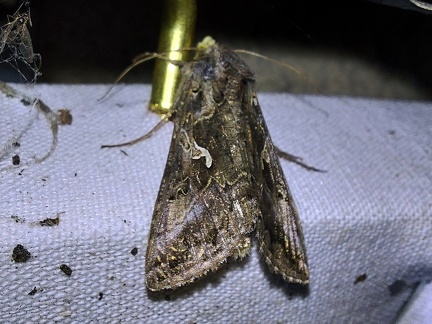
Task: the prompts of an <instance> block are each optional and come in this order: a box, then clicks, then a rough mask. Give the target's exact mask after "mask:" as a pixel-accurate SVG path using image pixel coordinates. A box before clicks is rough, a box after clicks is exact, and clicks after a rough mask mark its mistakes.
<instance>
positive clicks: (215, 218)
mask: <svg viewBox="0 0 432 324" xmlns="http://www.w3.org/2000/svg"><path fill="white" fill-rule="evenodd" d="M184 79H186V82H188V81H190V80H189V79H188V78H187V77H184ZM209 86H211V84H210V85H209ZM180 88H182V89H190V88H191V87H190V86H188V85H181V87H180ZM183 92H186V91H183ZM196 92H197V95H198V96H200V95H201V96H204V97H201V98H193V96H194V95H193V94H191V91H188V93H186V94H181V95H180V96H179V98H178V100H177V103H176V105H179V104H182V105H186V107H180V108H179V107H177V109H175V111H178V112H179V114H180V116H179V119H178V120H177V121H176V122H175V126H174V132H173V137H172V140H171V146H170V150H169V154H168V160H167V164H166V167H165V171H164V175H163V178H162V183H161V186H160V189H159V194H158V198H157V200H156V204H155V210H154V214H153V219H152V224H151V230H150V237H149V242H148V247H147V254H146V284H147V287H148V288H149V289H150V290H154V291H157V290H162V289H173V288H176V287H179V286H183V285H185V284H187V283H190V282H192V281H194V280H195V279H197V278H199V277H201V276H203V275H205V274H206V273H207V272H208V271H210V270H215V269H217V268H219V267H220V265H221V264H222V263H223V262H224V261H226V260H227V258H229V257H233V258H241V257H244V256H245V255H246V254H248V252H249V250H250V246H251V238H250V236H251V232H252V231H253V230H254V227H255V220H256V218H257V217H258V213H259V206H258V199H257V198H256V197H257V191H256V188H255V186H254V185H253V184H252V179H251V172H250V168H251V167H252V165H250V163H249V162H248V161H252V159H251V158H250V157H249V156H246V155H247V154H251V153H250V152H251V148H250V147H246V146H247V145H250V143H249V142H247V141H243V142H242V141H238V138H239V137H238V136H236V135H233V136H226V135H227V134H226V132H244V131H245V130H244V129H242V127H238V126H234V127H232V125H231V124H230V125H229V127H227V125H225V124H224V121H225V120H229V119H230V118H231V119H232V118H237V117H236V116H235V114H236V110H235V109H234V110H233V109H231V108H232V107H231V106H230V103H228V102H227V101H225V102H224V103H222V104H219V105H217V109H215V111H214V112H213V113H212V117H209V118H200V119H199V120H198V119H195V118H194V111H196V110H197V109H201V108H202V107H201V108H200V105H203V103H205V102H206V100H207V102H208V99H209V97H211V91H207V90H205V89H202V91H196ZM203 93H204V94H203ZM240 100H241V98H240V99H239V100H234V101H236V102H240ZM207 108H208V109H210V110H211V109H212V107H207ZM213 108H214V107H213ZM191 110H192V112H191ZM218 123H220V124H218ZM246 131H248V130H246ZM239 136H240V135H239ZM241 136H243V137H244V136H245V135H244V134H242V135H241ZM240 138H241V137H240ZM200 154H201V155H200ZM209 164H211V165H210V166H209Z"/></svg>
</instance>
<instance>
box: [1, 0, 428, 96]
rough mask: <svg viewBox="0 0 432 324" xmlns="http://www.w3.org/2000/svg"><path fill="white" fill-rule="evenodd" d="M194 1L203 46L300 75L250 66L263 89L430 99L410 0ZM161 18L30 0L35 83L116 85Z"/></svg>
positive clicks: (144, 75)
mask: <svg viewBox="0 0 432 324" xmlns="http://www.w3.org/2000/svg"><path fill="white" fill-rule="evenodd" d="M377 2H386V3H387V4H393V5H396V6H397V7H392V6H387V5H383V4H380V3H377ZM197 3H198V22H197V33H196V40H197V41H198V40H200V39H201V38H203V36H205V35H211V36H213V37H214V38H215V39H216V40H217V41H219V42H220V43H225V44H227V45H229V46H230V47H231V48H243V49H248V50H253V51H256V52H259V53H260V54H264V55H267V56H270V57H273V58H276V59H279V60H283V61H285V62H288V63H291V64H293V65H294V66H295V67H296V68H297V69H299V70H301V71H302V75H300V76H298V75H293V73H292V72H290V71H289V70H285V69H283V68H281V67H280V66H275V65H274V64H268V63H266V62H262V61H261V60H256V59H250V58H249V59H248V64H249V65H250V66H251V68H252V69H253V70H255V71H256V74H257V82H258V84H259V85H260V86H261V88H260V90H264V91H284V92H295V93H313V92H317V91H318V92H319V93H324V94H334V95H350V96H366V97H377V98H395V99H417V100H430V99H431V98H432V91H430V89H431V85H432V41H431V31H432V15H430V14H429V13H428V12H425V11H422V10H415V8H416V7H415V6H414V5H411V4H410V2H409V1H408V0H406V1H402V0H400V1H376V2H369V1H287V0H273V1H250V0H249V1H246V0H238V1H232V0H231V1H224V0H220V1H205V0H198V1H197ZM5 4H6V2H4V1H3V2H0V19H3V23H4V22H5V20H4V19H5V17H6V14H12V13H13V12H14V11H15V9H16V7H10V8H8V7H6V6H5ZM411 9H414V10H411ZM161 12H162V1H157V0H148V1H142V0H134V1H118V0H117V1H107V0H105V1H101V0H92V1H88V0H74V1H59V0H33V1H32V2H31V18H32V22H33V27H32V28H30V33H31V35H32V40H33V47H34V50H35V52H37V53H40V54H41V55H42V68H41V71H42V73H43V74H42V76H40V77H39V78H38V82H40V83H43V82H46V83H110V82H112V81H113V80H114V79H115V77H116V76H117V75H118V74H119V73H120V72H121V71H122V70H123V68H125V67H126V66H127V65H129V64H130V63H131V60H132V58H133V57H134V56H136V55H138V54H139V53H142V52H145V51H155V50H156V48H157V39H158V34H159V29H160V24H161V21H160V17H161ZM151 69H152V64H151V63H149V64H144V65H143V66H141V67H139V68H137V69H136V70H135V71H134V72H133V73H132V74H131V75H129V76H127V77H126V78H125V79H124V82H146V83H150V82H151ZM7 70H9V71H7ZM22 79H23V78H22V77H20V75H19V73H17V72H16V71H15V70H14V69H13V68H11V67H10V66H9V64H7V63H3V64H0V80H3V81H20V80H22Z"/></svg>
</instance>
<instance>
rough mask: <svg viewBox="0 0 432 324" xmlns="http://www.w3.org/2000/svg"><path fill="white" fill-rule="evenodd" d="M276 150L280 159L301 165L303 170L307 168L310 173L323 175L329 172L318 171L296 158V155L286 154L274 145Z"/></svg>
mask: <svg viewBox="0 0 432 324" xmlns="http://www.w3.org/2000/svg"><path fill="white" fill-rule="evenodd" d="M274 148H275V150H276V153H277V155H278V156H279V157H281V158H283V159H285V160H287V161H290V162H293V163H295V164H297V165H300V166H301V167H302V168H305V169H306V170H308V171H314V172H322V173H326V172H327V171H326V170H321V169H318V168H315V167H313V166H310V165H308V164H306V163H305V162H303V158H301V157H299V156H296V155H293V154H290V153H287V152H284V151H282V150H281V149H279V148H278V147H277V146H276V145H274Z"/></svg>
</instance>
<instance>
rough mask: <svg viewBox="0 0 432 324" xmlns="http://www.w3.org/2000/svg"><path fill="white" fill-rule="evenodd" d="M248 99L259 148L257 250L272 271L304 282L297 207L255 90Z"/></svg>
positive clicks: (304, 260)
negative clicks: (259, 201) (259, 186)
mask: <svg viewBox="0 0 432 324" xmlns="http://www.w3.org/2000/svg"><path fill="white" fill-rule="evenodd" d="M249 100H250V102H251V104H250V105H249V107H250V109H251V111H250V114H249V115H250V118H252V120H251V123H256V124H257V127H256V130H257V131H256V132H255V133H254V134H255V136H254V142H255V144H256V145H257V152H259V156H258V157H257V158H258V159H259V161H257V164H258V167H259V168H261V171H262V172H261V176H262V178H261V179H260V181H261V183H262V196H261V213H262V215H261V217H260V218H259V219H258V222H257V236H258V244H259V250H260V253H261V255H262V256H263V257H264V259H265V261H266V263H267V264H268V266H269V268H270V270H271V271H272V272H275V273H277V274H279V275H281V276H282V277H283V278H284V279H285V280H286V281H289V282H294V283H301V284H307V283H308V282H309V269H308V264H307V257H306V249H305V244H304V238H303V231H302V227H301V224H300V219H299V216H298V212H297V208H296V206H295V203H294V200H293V198H292V196H291V192H290V190H289V187H288V184H287V182H286V180H285V176H284V173H283V170H282V167H281V165H280V162H279V158H278V155H277V152H276V150H275V147H274V145H273V142H272V140H271V138H270V135H269V132H268V130H267V126H266V124H265V121H264V118H263V115H262V113H261V109H260V107H259V104H258V100H257V98H256V94H255V93H251V97H250V99H249Z"/></svg>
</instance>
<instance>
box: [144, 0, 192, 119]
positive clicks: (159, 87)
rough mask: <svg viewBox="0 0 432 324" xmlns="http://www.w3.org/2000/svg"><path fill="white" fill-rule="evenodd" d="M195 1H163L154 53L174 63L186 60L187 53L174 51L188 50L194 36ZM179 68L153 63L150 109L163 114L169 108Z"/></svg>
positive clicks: (177, 81)
mask: <svg viewBox="0 0 432 324" xmlns="http://www.w3.org/2000/svg"><path fill="white" fill-rule="evenodd" d="M196 11H197V10H196V1H195V0H165V3H164V9H163V14H162V28H161V32H160V38H159V46H158V52H159V53H165V52H170V53H169V54H168V58H169V59H171V60H176V61H187V60H188V58H189V52H188V51H175V50H178V49H182V48H186V47H191V46H192V43H193V38H194V34H195V22H196ZM180 73H181V71H180V68H179V67H177V66H175V65H173V64H171V63H169V62H167V61H165V60H161V59H157V60H156V64H155V69H154V72H153V87H152V94H151V99H150V104H149V106H150V110H152V111H154V112H156V113H158V114H161V115H163V114H166V113H168V112H169V110H170V109H171V107H172V105H173V103H174V99H175V94H176V91H177V87H178V85H179V82H180V76H181V75H180Z"/></svg>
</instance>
